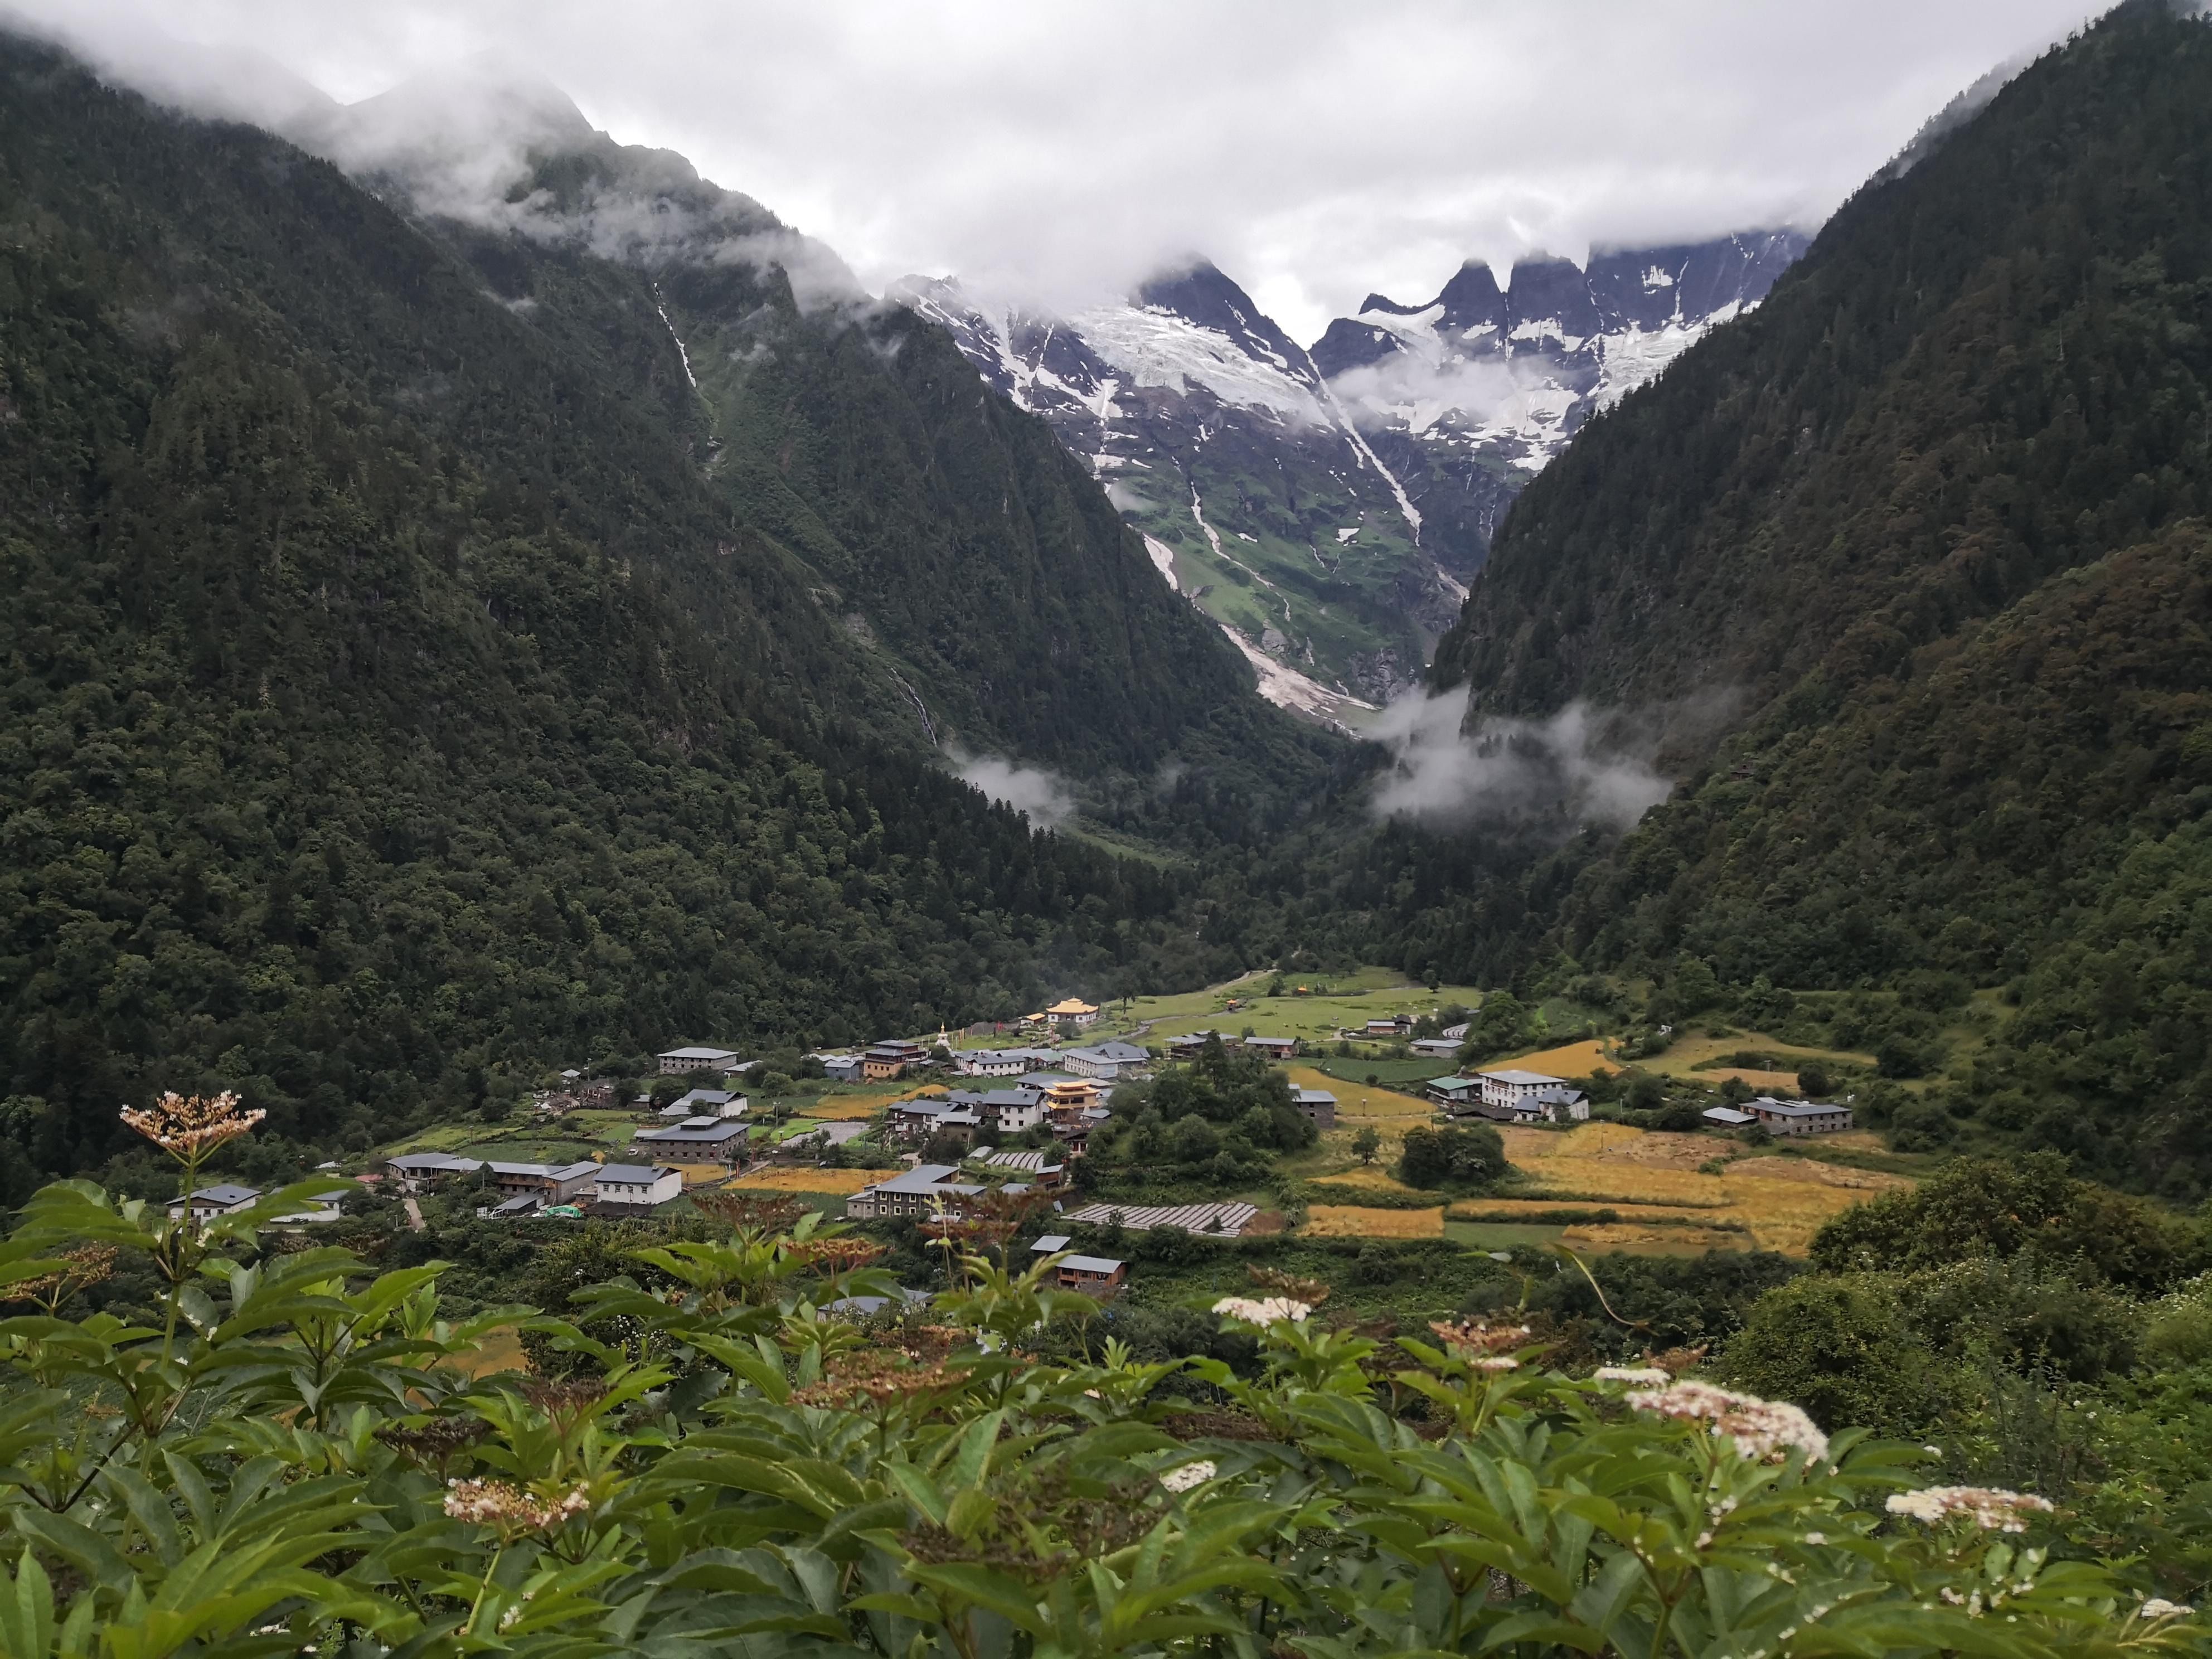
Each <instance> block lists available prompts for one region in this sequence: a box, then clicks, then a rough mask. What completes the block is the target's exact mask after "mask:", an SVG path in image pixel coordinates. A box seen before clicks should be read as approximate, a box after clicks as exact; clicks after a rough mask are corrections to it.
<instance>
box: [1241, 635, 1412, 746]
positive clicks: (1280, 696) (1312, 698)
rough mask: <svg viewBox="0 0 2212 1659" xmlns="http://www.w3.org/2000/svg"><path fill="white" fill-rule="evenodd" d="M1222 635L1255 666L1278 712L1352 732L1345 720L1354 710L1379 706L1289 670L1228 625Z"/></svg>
mask: <svg viewBox="0 0 2212 1659" xmlns="http://www.w3.org/2000/svg"><path fill="white" fill-rule="evenodd" d="M1221 631H1222V632H1223V633H1225V634H1226V635H1229V639H1230V642H1231V644H1233V645H1234V646H1236V647H1237V649H1238V650H1239V651H1241V652H1243V653H1244V660H1245V661H1247V662H1249V663H1250V664H1251V665H1252V671H1253V672H1254V673H1255V674H1257V675H1258V676H1259V677H1260V695H1261V696H1263V697H1265V698H1266V699H1267V701H1268V702H1272V703H1273V704H1274V705H1275V707H1276V708H1287V709H1289V710H1291V712H1292V713H1293V714H1307V715H1310V716H1311V717H1312V718H1314V719H1316V720H1320V721H1322V722H1323V723H1324V724H1326V725H1328V726H1335V727H1336V728H1337V729H1338V730H1340V731H1344V732H1349V731H1350V730H1351V727H1350V726H1347V725H1346V722H1345V716H1346V715H1347V714H1350V713H1351V712H1352V710H1354V709H1364V710H1365V711H1366V712H1367V713H1369V714H1372V713H1374V712H1375V709H1376V705H1375V704H1374V703H1371V702H1362V701H1361V700H1360V699H1359V698H1358V697H1355V696H1350V695H1349V694H1348V693H1346V692H1342V691H1333V690H1330V689H1329V688H1328V687H1327V686H1325V685H1323V684H1322V683H1321V682H1320V681H1318V680H1316V679H1314V678H1310V676H1308V675H1304V674H1301V673H1299V672H1298V671H1297V669H1295V668H1290V667H1286V666H1285V665H1283V664H1281V663H1279V662H1277V661H1276V660H1275V659H1273V657H1271V656H1269V655H1267V653H1266V652H1264V651H1262V650H1261V649H1260V648H1259V647H1257V646H1255V645H1254V644H1253V643H1252V641H1249V640H1248V639H1246V638H1245V637H1244V636H1243V635H1242V634H1240V633H1238V632H1237V630H1236V629H1233V628H1231V626H1230V625H1229V624H1228V623H1222V624H1221Z"/></svg>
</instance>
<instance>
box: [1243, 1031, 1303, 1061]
mask: <svg viewBox="0 0 2212 1659" xmlns="http://www.w3.org/2000/svg"><path fill="white" fill-rule="evenodd" d="M1244 1046H1245V1048H1249V1050H1251V1052H1252V1053H1254V1054H1261V1055H1264V1056H1265V1057H1266V1058H1267V1059H1269V1060H1296V1059H1297V1054H1298V1040H1297V1038H1296V1037H1294V1036H1288V1037H1287V1036H1286V1037H1267V1036H1252V1037H1246V1038H1245V1039H1244Z"/></svg>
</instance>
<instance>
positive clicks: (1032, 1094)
mask: <svg viewBox="0 0 2212 1659" xmlns="http://www.w3.org/2000/svg"><path fill="white" fill-rule="evenodd" d="M971 1109H972V1110H973V1111H974V1112H975V1115H977V1116H978V1117H981V1119H982V1120H983V1122H984V1125H985V1127H987V1128H988V1129H989V1130H990V1131H991V1133H993V1134H994V1135H1018V1134H1021V1133H1025V1132H1026V1131H1028V1130H1030V1129H1034V1128H1036V1127H1037V1125H1038V1124H1040V1123H1042V1122H1043V1121H1044V1114H1045V1104H1044V1091H1043V1090H1042V1089H1027V1088H1020V1087H1016V1088H1012V1089H987V1090H985V1091H983V1092H982V1094H981V1095H980V1096H978V1097H976V1098H975V1105H974V1106H973V1107H972V1108H971Z"/></svg>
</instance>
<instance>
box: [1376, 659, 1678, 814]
mask: <svg viewBox="0 0 2212 1659" xmlns="http://www.w3.org/2000/svg"><path fill="white" fill-rule="evenodd" d="M1467 714H1468V693H1467V691H1466V690H1465V689H1464V688H1462V689H1461V690H1455V691H1447V692H1444V693H1443V694H1442V695H1441V696H1430V695H1428V694H1427V693H1425V692H1414V693H1413V694H1411V695H1409V696H1404V697H1401V698H1400V699H1399V700H1398V701H1397V702H1394V703H1392V704H1391V705H1390V706H1389V708H1386V709H1384V710H1383V714H1382V716H1381V718H1380V719H1379V720H1376V722H1374V723H1373V724H1372V725H1371V726H1370V727H1369V728H1368V731H1367V733H1366V735H1367V736H1369V737H1370V738H1374V739H1375V740H1376V742H1378V743H1381V744H1383V745H1384V746H1385V747H1386V748H1388V749H1389V751H1390V756H1391V765H1390V769H1389V771H1388V772H1387V773H1385V774H1384V775H1383V778H1382V780H1381V781H1379V782H1378V783H1377V784H1376V789H1375V794H1374V797H1373V799H1372V801H1371V802H1370V805H1371V807H1372V810H1373V811H1374V812H1375V814H1376V817H1410V818H1413V819H1416V820H1418V821H1419V822H1421V823H1425V824H1430V825H1432V826H1449V825H1455V824H1463V823H1473V822H1475V821H1478V820H1498V819H1518V820H1534V821H1538V822H1549V823H1554V824H1557V825H1559V826H1560V827H1563V828H1575V829H1578V828H1581V827H1582V826H1583V825H1585V824H1598V825H1602V826H1605V827H1607V828H1610V829H1626V828H1628V827H1629V826H1630V825H1631V824H1632V823H1635V822H1636V821H1637V820H1638V818H1640V817H1643V816H1644V813H1646V812H1648V811H1650V810H1651V808H1653V807H1654V806H1656V805H1658V804H1659V803H1660V802H1661V801H1662V800H1664V799H1667V796H1668V793H1669V791H1670V790H1671V789H1672V788H1673V787H1674V786H1673V785H1671V784H1670V783H1668V781H1667V780H1666V779H1665V778H1663V777H1662V776H1661V775H1659V774H1658V773H1657V772H1656V770H1654V769H1653V768H1652V766H1651V763H1650V759H1649V758H1648V757H1647V755H1645V754H1644V753H1640V752H1638V750H1640V749H1642V748H1643V747H1644V745H1642V744H1636V743H1634V741H1633V739H1631V738H1626V737H1625V736H1624V732H1623V726H1624V723H1623V722H1621V721H1619V720H1601V718H1600V717H1599V716H1597V715H1596V714H1595V713H1594V712H1593V711H1592V710H1591V709H1590V708H1588V707H1587V706H1586V705H1584V704H1582V703H1571V704H1569V705H1568V706H1567V707H1566V708H1563V709H1561V710H1560V711H1559V713H1558V714H1554V715H1553V716H1551V717H1550V718H1549V719H1548V720H1502V719H1492V720H1481V721H1479V722H1477V723H1476V725H1475V726H1474V729H1473V730H1471V731H1470V730H1468V729H1467Z"/></svg>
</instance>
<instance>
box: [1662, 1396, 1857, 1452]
mask: <svg viewBox="0 0 2212 1659" xmlns="http://www.w3.org/2000/svg"><path fill="white" fill-rule="evenodd" d="M1628 1403H1629V1404H1630V1405H1632V1406H1633V1407H1636V1408H1637V1409H1638V1411H1647V1412H1656V1413H1659V1415H1660V1416H1662V1417H1673V1418H1679V1419H1682V1420H1684V1421H1686V1422H1692V1423H1703V1424H1705V1425H1706V1426H1707V1427H1709V1428H1710V1429H1711V1431H1713V1432H1714V1433H1715V1434H1724V1435H1726V1436H1728V1437H1729V1438H1730V1439H1731V1440H1734V1441H1735V1449H1736V1450H1737V1451H1739V1452H1741V1453H1742V1454H1743V1455H1744V1456H1746V1457H1748V1458H1751V1459H1753V1461H1755V1462H1764V1463H1779V1462H1783V1461H1784V1459H1785V1458H1787V1457H1788V1456H1789V1455H1790V1453H1791V1452H1792V1451H1793V1450H1794V1451H1802V1452H1803V1453H1804V1454H1805V1461H1806V1462H1808V1463H1818V1462H1825V1461H1826V1458H1827V1455H1828V1437H1827V1436H1826V1435H1825V1434H1822V1433H1821V1432H1820V1428H1819V1426H1818V1425H1816V1424H1814V1421H1813V1419H1811V1418H1809V1417H1808V1416H1806V1415H1805V1413H1803V1412H1802V1411H1801V1410H1799V1409H1798V1408H1797V1407H1795V1406H1792V1405H1790V1404H1788V1403H1787V1402H1785V1401H1779V1400H1761V1399H1759V1398H1758V1397H1757V1396H1755V1395H1747V1394H1730V1393H1729V1391H1728V1390H1727V1389H1717V1388H1715V1387H1714V1386H1713V1385H1712V1384H1711V1383H1688V1382H1686V1383H1670V1384H1668V1386H1667V1387H1665V1388H1663V1389H1633V1390H1632V1391H1631V1392H1630V1394H1629V1395H1628Z"/></svg>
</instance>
